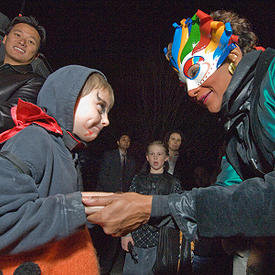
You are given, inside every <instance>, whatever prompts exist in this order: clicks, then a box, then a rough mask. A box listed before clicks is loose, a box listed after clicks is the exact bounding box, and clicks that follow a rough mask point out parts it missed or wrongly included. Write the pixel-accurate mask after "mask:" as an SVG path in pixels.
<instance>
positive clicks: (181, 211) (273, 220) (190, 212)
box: [151, 171, 275, 239]
mask: <svg viewBox="0 0 275 275" xmlns="http://www.w3.org/2000/svg"><path fill="white" fill-rule="evenodd" d="M167 215H171V216H172V217H173V218H174V219H175V221H176V223H177V225H178V226H179V228H180V229H181V230H182V231H183V232H184V234H185V237H186V238H187V239H194V238H195V236H196V235H197V234H199V235H200V236H202V237H231V236H236V235H244V236H247V237H262V236H274V234H275V171H273V172H271V173H269V174H267V175H266V176H265V177H264V179H261V178H251V179H249V180H246V181H244V182H243V183H242V184H239V185H232V186H225V187H222V186H211V187H207V188H193V189H192V191H187V192H184V193H182V194H172V195H168V196H154V197H153V204H152V213H151V218H152V219H154V218H155V219H156V218H157V219H160V218H161V217H167Z"/></svg>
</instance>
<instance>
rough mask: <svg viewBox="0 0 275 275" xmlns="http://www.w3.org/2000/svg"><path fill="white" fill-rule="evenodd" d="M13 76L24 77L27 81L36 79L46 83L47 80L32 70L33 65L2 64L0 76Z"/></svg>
mask: <svg viewBox="0 0 275 275" xmlns="http://www.w3.org/2000/svg"><path fill="white" fill-rule="evenodd" d="M7 73H8V74H11V75H13V74H14V76H18V75H22V76H24V78H26V79H30V80H31V79H35V80H38V81H41V82H44V81H45V78H44V77H42V76H41V75H39V74H37V73H35V72H34V71H33V69H32V66H31V64H27V65H10V64H2V65H1V70H0V74H7Z"/></svg>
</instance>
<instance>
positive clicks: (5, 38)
mask: <svg viewBox="0 0 275 275" xmlns="http://www.w3.org/2000/svg"><path fill="white" fill-rule="evenodd" d="M6 40H7V35H5V36H4V38H3V41H2V43H3V44H5V43H6Z"/></svg>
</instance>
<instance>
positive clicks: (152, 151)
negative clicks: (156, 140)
mask: <svg viewBox="0 0 275 275" xmlns="http://www.w3.org/2000/svg"><path fill="white" fill-rule="evenodd" d="M146 159H147V161H148V162H149V164H150V167H151V169H150V172H151V173H152V174H158V173H162V172H163V166H164V163H165V161H167V160H168V156H167V155H166V153H165V149H164V148H163V146H161V145H158V144H153V145H151V146H150V147H149V148H148V152H147V155H146Z"/></svg>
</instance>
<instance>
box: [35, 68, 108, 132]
mask: <svg viewBox="0 0 275 275" xmlns="http://www.w3.org/2000/svg"><path fill="white" fill-rule="evenodd" d="M92 73H100V74H101V75H102V76H103V77H104V78H106V77H105V75H104V74H103V73H102V72H100V71H98V70H95V69H90V68H87V67H84V66H80V65H69V66H65V67H63V68H61V69H58V70H57V71H55V72H54V73H52V74H50V75H49V77H48V78H47V79H46V81H45V82H44V85H43V86H42V88H41V90H40V92H39V94H38V99H37V105H38V106H40V107H42V108H45V109H46V112H47V114H48V115H50V116H52V117H54V118H55V119H56V121H57V122H58V124H59V125H60V126H61V127H62V128H63V129H65V130H67V131H69V132H72V130H73V121H74V108H75V104H76V100H77V98H78V95H79V93H80V92H81V90H82V88H83V86H84V84H85V82H86V80H87V79H88V77H89V76H90V75H91V74H92Z"/></svg>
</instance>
